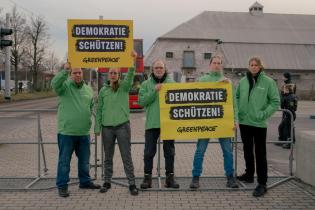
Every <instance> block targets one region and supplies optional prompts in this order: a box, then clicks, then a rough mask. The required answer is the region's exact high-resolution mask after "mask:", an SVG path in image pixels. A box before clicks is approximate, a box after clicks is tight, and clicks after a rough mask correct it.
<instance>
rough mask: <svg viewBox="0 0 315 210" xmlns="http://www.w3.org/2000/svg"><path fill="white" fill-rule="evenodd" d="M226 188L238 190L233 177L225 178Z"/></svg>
mask: <svg viewBox="0 0 315 210" xmlns="http://www.w3.org/2000/svg"><path fill="white" fill-rule="evenodd" d="M226 186H227V187H229V188H238V184H237V182H236V179H235V177H234V176H233V175H232V176H228V177H227V182H226Z"/></svg>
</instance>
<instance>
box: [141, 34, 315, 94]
mask: <svg viewBox="0 0 315 210" xmlns="http://www.w3.org/2000/svg"><path fill="white" fill-rule="evenodd" d="M184 51H194V52H195V68H191V69H184V68H183V53H184ZM166 52H172V53H173V58H166ZM204 53H212V54H220V55H224V53H223V52H221V51H220V48H218V49H217V43H216V42H215V41H210V40H175V39H173V40H171V39H167V40H166V39H162V40H157V41H156V43H155V45H154V46H153V48H152V49H151V51H150V53H149V54H148V55H147V56H146V57H145V66H146V68H145V70H146V72H147V73H148V74H149V73H150V69H149V66H150V65H151V64H152V62H153V61H155V60H156V59H162V60H164V61H165V63H166V66H167V68H168V71H169V72H170V73H172V72H178V73H179V74H180V75H184V76H186V81H191V78H197V77H199V76H200V75H202V74H204V73H206V72H208V68H209V67H208V65H209V59H205V58H204ZM244 62H247V61H244ZM224 63H225V64H226V63H228V61H224ZM227 66H228V65H227ZM246 71H247V69H233V71H232V69H225V74H226V76H227V77H229V78H231V79H232V80H233V83H235V84H237V82H238V81H239V79H240V78H242V77H243V76H244V75H245V72H246ZM285 71H286V70H274V69H266V70H265V72H266V73H267V75H268V76H270V77H272V78H274V79H275V80H276V81H277V84H278V86H279V88H280V87H281V85H282V82H283V78H282V75H283V73H284V72H285ZM290 73H291V74H292V75H293V76H292V80H293V82H294V83H296V85H297V95H298V96H299V98H300V99H308V100H315V69H314V70H290ZM181 81H183V80H181Z"/></svg>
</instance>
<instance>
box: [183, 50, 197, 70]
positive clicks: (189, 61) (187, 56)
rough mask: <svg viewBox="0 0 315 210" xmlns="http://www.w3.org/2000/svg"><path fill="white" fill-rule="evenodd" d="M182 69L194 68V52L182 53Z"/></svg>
mask: <svg viewBox="0 0 315 210" xmlns="http://www.w3.org/2000/svg"><path fill="white" fill-rule="evenodd" d="M183 67H184V68H194V67H195V52H194V51H184V56H183Z"/></svg>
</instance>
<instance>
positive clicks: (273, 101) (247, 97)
mask: <svg viewBox="0 0 315 210" xmlns="http://www.w3.org/2000/svg"><path fill="white" fill-rule="evenodd" d="M236 100H237V104H238V107H239V114H238V118H239V123H240V124H243V125H249V126H254V127H260V128H266V127H267V122H266V121H267V119H268V118H269V117H271V115H272V114H273V113H274V112H275V111H277V110H278V108H279V105H280V97H279V92H278V88H277V85H276V82H275V81H274V80H273V79H272V78H270V77H268V76H267V75H266V74H265V73H264V72H261V73H260V74H259V76H258V78H257V82H256V83H255V84H254V86H253V88H252V90H251V92H250V94H249V81H248V78H247V77H246V76H245V77H243V78H242V79H241V80H240V81H239V84H238V87H237V90H236Z"/></svg>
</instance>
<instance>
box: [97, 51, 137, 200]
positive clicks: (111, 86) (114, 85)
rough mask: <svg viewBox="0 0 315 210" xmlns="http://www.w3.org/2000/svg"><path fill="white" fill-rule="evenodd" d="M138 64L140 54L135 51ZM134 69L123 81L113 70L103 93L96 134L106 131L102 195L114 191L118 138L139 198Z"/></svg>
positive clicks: (126, 171)
mask: <svg viewBox="0 0 315 210" xmlns="http://www.w3.org/2000/svg"><path fill="white" fill-rule="evenodd" d="M131 56H132V57H133V59H134V61H135V59H136V58H137V53H136V52H134V51H133V52H132V53H131ZM134 71H135V70H134V68H129V70H128V74H127V76H126V77H125V79H124V80H123V81H120V69H119V68H111V69H109V72H108V73H109V81H108V83H105V84H104V86H103V87H102V89H101V90H100V92H99V96H98V106H97V112H96V122H95V130H94V132H95V134H97V135H99V134H100V132H101V131H102V140H103V145H104V152H105V161H104V163H105V169H104V173H105V177H104V184H103V187H102V188H101V190H100V192H101V193H104V192H107V191H108V190H109V189H110V188H111V179H112V176H113V156H114V152H115V141H116V139H117V142H118V146H119V150H120V154H121V158H122V161H123V164H124V170H125V173H126V176H127V178H128V182H129V191H130V194H131V195H138V189H137V187H136V184H135V175H134V167H133V162H132V157H131V143H130V142H131V134H130V123H129V112H130V110H129V90H130V88H131V86H132V82H133V77H134Z"/></svg>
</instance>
